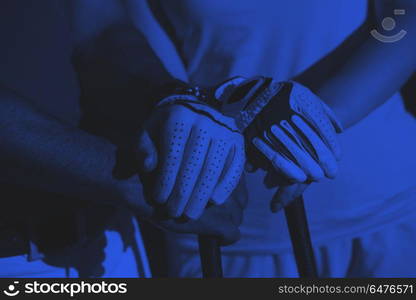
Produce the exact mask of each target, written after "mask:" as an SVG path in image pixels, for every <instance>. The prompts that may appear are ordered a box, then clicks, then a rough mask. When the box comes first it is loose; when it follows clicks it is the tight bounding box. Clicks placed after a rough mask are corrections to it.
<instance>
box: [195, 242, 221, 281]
mask: <svg viewBox="0 0 416 300" xmlns="http://www.w3.org/2000/svg"><path fill="white" fill-rule="evenodd" d="M198 243H199V255H200V258H201V267H202V275H203V278H222V277H223V274H222V260H221V248H220V245H219V242H218V239H217V238H216V237H212V236H205V235H199V236H198Z"/></svg>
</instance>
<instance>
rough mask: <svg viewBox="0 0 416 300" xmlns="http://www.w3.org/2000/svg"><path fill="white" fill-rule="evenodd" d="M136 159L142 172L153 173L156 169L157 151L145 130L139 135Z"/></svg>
mask: <svg viewBox="0 0 416 300" xmlns="http://www.w3.org/2000/svg"><path fill="white" fill-rule="evenodd" d="M136 158H137V160H138V162H139V168H140V170H141V171H143V172H151V171H153V170H154V169H155V168H156V165H157V150H156V147H155V144H154V143H153V141H152V139H151V138H150V135H149V133H148V132H147V131H146V130H143V131H142V132H141V133H140V135H139V142H138V144H137V148H136Z"/></svg>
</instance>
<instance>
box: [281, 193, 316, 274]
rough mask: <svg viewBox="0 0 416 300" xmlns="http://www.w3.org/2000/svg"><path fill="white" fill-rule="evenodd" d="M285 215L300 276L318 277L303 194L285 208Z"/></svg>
mask: <svg viewBox="0 0 416 300" xmlns="http://www.w3.org/2000/svg"><path fill="white" fill-rule="evenodd" d="M285 215H286V220H287V225H288V228H289V233H290V239H291V240H292V247H293V252H294V254H295V259H296V264H297V268H298V272H299V276H300V277H301V278H317V277H318V275H317V270H316V263H315V256H314V253H313V248H312V242H311V237H310V234H309V227H308V221H307V218H306V213H305V206H304V202H303V196H300V197H298V198H296V199H295V200H294V201H293V202H292V203H290V204H289V205H288V206H287V207H286V208H285Z"/></svg>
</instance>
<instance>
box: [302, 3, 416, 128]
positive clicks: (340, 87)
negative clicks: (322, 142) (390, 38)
mask: <svg viewBox="0 0 416 300" xmlns="http://www.w3.org/2000/svg"><path fill="white" fill-rule="evenodd" d="M375 4H376V6H377V7H376V8H377V11H376V14H377V21H376V23H377V24H381V20H382V19H383V18H384V16H391V15H393V10H394V8H400V9H405V10H406V15H404V16H397V17H395V20H396V22H397V28H399V29H405V30H407V31H408V32H407V35H406V36H405V37H404V38H403V39H402V40H400V41H397V42H395V43H382V42H380V41H378V40H376V39H375V38H373V37H372V36H371V35H370V29H371V27H368V28H366V29H365V30H364V31H363V32H362V34H361V35H362V36H363V38H362V41H361V42H359V43H358V45H356V46H355V47H354V49H353V50H352V51H351V52H350V53H349V54H348V55H346V56H344V57H343V58H342V59H343V63H342V64H340V65H339V66H337V67H336V68H335V69H333V70H331V72H330V73H329V74H328V77H327V78H326V79H325V80H324V81H323V82H321V83H320V84H318V85H317V86H316V87H313V90H314V91H315V92H316V93H317V94H318V95H319V96H320V97H321V98H322V99H323V100H324V101H325V102H326V103H327V104H328V105H329V106H330V107H332V109H333V110H334V111H335V113H336V115H337V116H338V117H339V119H340V121H341V122H342V123H343V125H344V126H345V127H346V128H347V127H349V126H352V125H353V124H355V123H357V122H359V121H360V120H361V119H363V118H364V117H366V116H367V115H368V114H369V113H370V112H371V111H373V110H374V109H375V108H377V107H378V106H380V105H381V104H383V103H384V102H385V101H386V100H388V99H389V98H390V97H391V96H392V95H393V94H394V93H395V92H397V91H399V90H400V88H401V87H402V86H403V85H404V84H405V83H406V81H407V80H408V78H409V77H410V76H411V74H412V73H413V72H414V71H415V70H416V55H415V49H416V31H415V28H416V2H415V1H411V0H393V1H375ZM316 71H318V72H319V69H317V70H316ZM306 84H308V83H307V82H306Z"/></svg>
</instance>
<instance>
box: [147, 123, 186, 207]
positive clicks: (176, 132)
mask: <svg viewBox="0 0 416 300" xmlns="http://www.w3.org/2000/svg"><path fill="white" fill-rule="evenodd" d="M190 131H191V127H190V126H188V124H187V123H185V122H181V121H178V120H177V119H176V120H173V119H168V121H167V122H166V125H165V126H164V131H162V133H161V134H162V135H163V136H162V138H161V140H160V144H159V149H160V157H159V159H160V165H159V166H158V170H157V171H158V172H157V175H156V179H155V184H154V190H153V198H154V201H156V202H157V203H160V204H162V203H165V202H166V201H167V199H168V197H169V195H170V193H171V191H172V189H173V187H174V185H175V181H176V176H177V174H178V172H179V168H180V166H181V162H182V158H183V154H184V151H185V146H186V143H187V140H188V137H189V134H190Z"/></svg>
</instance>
